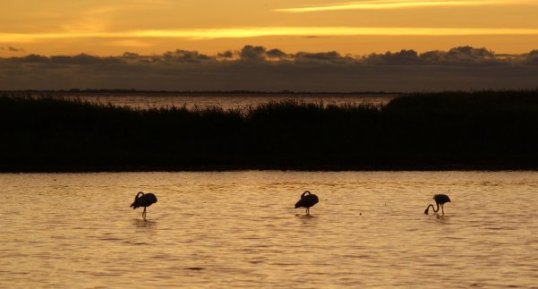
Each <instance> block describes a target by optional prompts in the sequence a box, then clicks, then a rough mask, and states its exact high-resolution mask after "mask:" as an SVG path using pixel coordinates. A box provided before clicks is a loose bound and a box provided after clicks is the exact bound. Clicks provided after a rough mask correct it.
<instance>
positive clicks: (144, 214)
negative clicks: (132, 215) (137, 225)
mask: <svg viewBox="0 0 538 289" xmlns="http://www.w3.org/2000/svg"><path fill="white" fill-rule="evenodd" d="M142 218H144V222H145V221H146V207H144V211H143V212H142Z"/></svg>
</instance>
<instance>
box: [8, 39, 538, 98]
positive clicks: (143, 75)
mask: <svg viewBox="0 0 538 289" xmlns="http://www.w3.org/2000/svg"><path fill="white" fill-rule="evenodd" d="M492 64H494V65H492ZM537 87H538V50H533V51H531V52H529V53H526V54H522V55H502V56H499V55H496V54H495V53H493V52H492V51H489V50H487V49H485V48H473V47H469V46H462V47H456V48H453V49H450V50H448V51H429V52H424V53H421V54H419V53H417V52H416V51H414V50H401V51H399V52H387V53H383V54H371V55H368V56H364V57H353V56H350V55H342V54H340V53H338V52H336V51H329V52H318V53H313V52H297V53H286V52H284V51H282V50H280V49H276V48H272V49H267V48H265V47H262V46H252V45H247V46H245V47H243V49H241V50H240V51H237V52H232V51H225V52H222V53H218V54H217V55H214V56H210V55H205V54H201V53H199V52H197V51H188V50H176V51H171V52H166V53H163V54H161V55H139V54H137V53H133V52H126V53H124V54H123V55H120V56H111V57H100V56H93V55H88V54H79V55H73V56H65V55H55V56H50V57H47V56H41V55H35V54H30V55H26V56H21V57H8V58H0V90H6V89H71V88H82V89H85V88H95V89H101V88H109V89H115V88H120V89H145V90H264V91H280V90H295V91H421V90H447V89H449V90H455V89H462V90H469V89H529V88H537Z"/></svg>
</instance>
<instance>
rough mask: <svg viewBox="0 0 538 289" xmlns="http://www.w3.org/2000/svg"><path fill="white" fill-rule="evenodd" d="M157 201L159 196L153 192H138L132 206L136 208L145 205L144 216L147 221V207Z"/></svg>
mask: <svg viewBox="0 0 538 289" xmlns="http://www.w3.org/2000/svg"><path fill="white" fill-rule="evenodd" d="M153 203H157V196H155V194H153V193H147V194H144V193H143V192H138V194H136V196H135V199H134V202H133V203H132V204H131V207H132V208H133V210H134V209H136V208H138V207H144V212H142V218H144V222H145V221H146V207H149V206H151V204H153Z"/></svg>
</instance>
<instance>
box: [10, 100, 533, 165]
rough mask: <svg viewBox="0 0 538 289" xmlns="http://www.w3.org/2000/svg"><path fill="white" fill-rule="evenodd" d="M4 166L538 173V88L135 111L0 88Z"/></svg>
mask: <svg viewBox="0 0 538 289" xmlns="http://www.w3.org/2000/svg"><path fill="white" fill-rule="evenodd" d="M0 123H1V124H2V126H3V127H2V130H1V131H0V136H1V137H2V142H0V172H101V171H234V170H298V171H416V170H421V171H438V170H444V171H448V170H451V171H452V170H461V171H469V170H490V171H499V170H538V130H536V128H537V127H538V91H482V92H472V93H468V92H444V93H434V94H408V95H405V96H401V97H397V98H394V99H393V100H391V101H390V102H389V103H388V104H386V105H383V106H382V107H379V106H373V105H368V104H358V105H348V106H335V105H323V104H319V103H301V102H294V101H282V102H275V103H267V104H262V105H260V106H258V107H254V108H250V109H249V110H247V111H245V112H241V111H234V110H232V111H227V110H223V109H219V108H208V109H199V110H189V109H187V108H177V107H173V108H165V109H148V110H135V109H131V108H127V107H116V106H110V105H106V104H96V103H89V102H85V101H83V100H69V99H61V98H60V99H58V98H55V97H48V96H45V97H30V98H27V97H22V98H21V97H18V96H17V95H14V94H13V93H5V92H4V93H0Z"/></svg>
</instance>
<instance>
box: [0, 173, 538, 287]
mask: <svg viewBox="0 0 538 289" xmlns="http://www.w3.org/2000/svg"><path fill="white" fill-rule="evenodd" d="M0 183H1V184H2V188H1V191H0V197H2V200H3V202H2V210H3V212H2V213H3V214H2V216H3V219H2V222H3V225H2V231H1V234H0V241H1V242H2V250H1V251H0V288H240V287H243V288H345V287H348V288H358V287H360V288H471V287H473V288H475V287H476V288H507V287H517V288H536V286H537V284H538V273H537V272H538V257H537V254H536V252H538V238H537V237H536V236H535V235H536V232H538V222H536V217H537V213H536V210H535V208H536V206H537V205H538V200H537V198H536V193H537V190H538V173H536V172H497V173H493V172H271V171H269V172H258V171H245V172H201V173H113V174H112V173H98V174H0ZM140 190H142V191H144V192H154V193H156V194H157V196H158V198H159V202H158V203H156V204H154V205H152V206H151V207H148V213H147V218H148V221H147V222H144V221H143V220H142V218H141V213H142V210H140V209H137V210H132V209H131V208H129V204H130V203H131V202H132V198H133V196H134V194H136V192H138V191H140ZM304 190H310V191H312V192H313V193H315V194H317V195H318V197H319V198H320V202H319V203H318V204H317V205H316V206H314V207H312V208H311V210H310V214H311V215H310V216H306V215H305V211H304V209H302V208H301V209H294V208H293V205H294V203H295V202H296V201H297V199H298V197H299V195H300V194H301V193H302V192H303V191H304ZM440 192H442V193H447V192H448V194H449V195H450V198H451V199H452V202H451V203H448V204H446V205H445V215H444V216H441V215H436V214H433V215H432V214H430V215H424V214H423V211H424V208H425V207H426V205H427V204H428V203H430V202H431V201H432V200H431V198H432V195H433V194H434V193H440Z"/></svg>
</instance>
